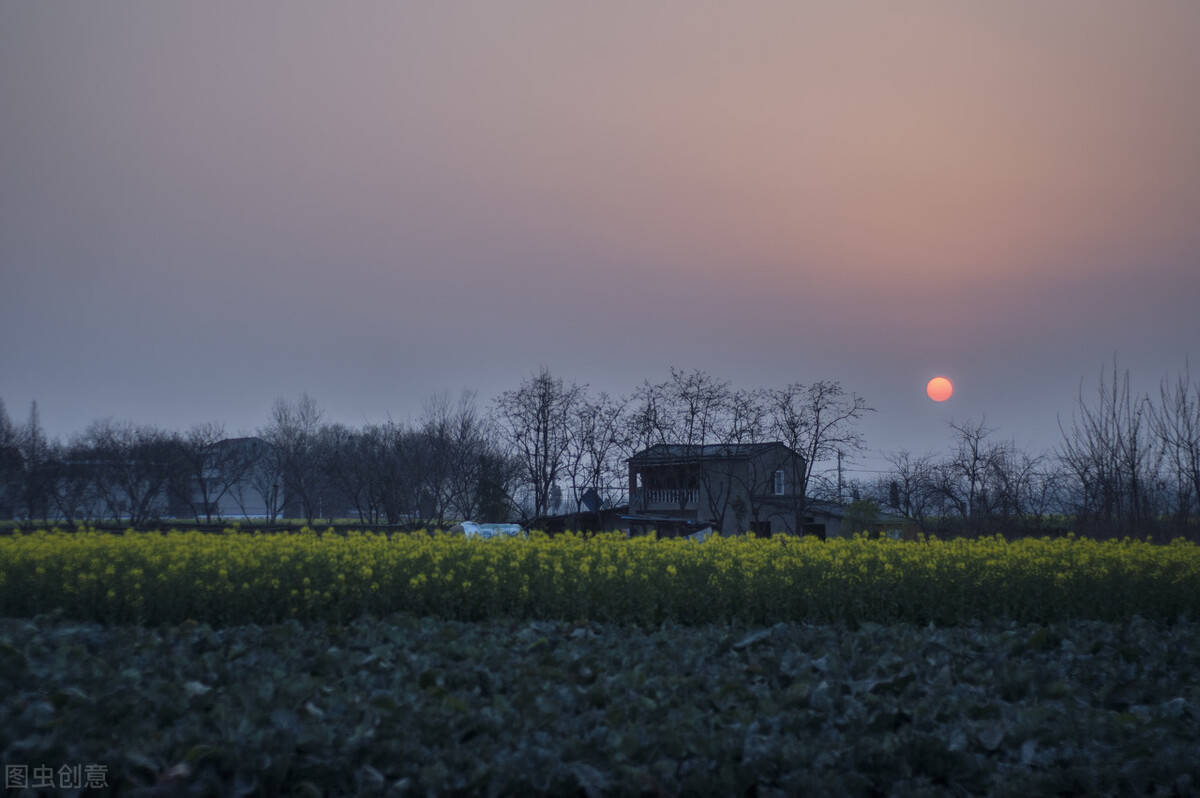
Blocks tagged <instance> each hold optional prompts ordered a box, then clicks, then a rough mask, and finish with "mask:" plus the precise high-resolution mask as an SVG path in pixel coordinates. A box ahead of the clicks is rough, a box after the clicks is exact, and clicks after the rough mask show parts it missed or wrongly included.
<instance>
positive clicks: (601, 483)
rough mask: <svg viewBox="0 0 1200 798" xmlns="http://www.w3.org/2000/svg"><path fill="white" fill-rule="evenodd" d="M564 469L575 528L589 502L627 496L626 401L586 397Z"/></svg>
mask: <svg viewBox="0 0 1200 798" xmlns="http://www.w3.org/2000/svg"><path fill="white" fill-rule="evenodd" d="M571 425H572V430H571V435H570V437H569V445H568V447H567V457H566V462H565V465H564V473H565V475H566V477H567V480H568V483H569V485H570V499H571V502H572V506H573V509H574V513H575V528H578V527H579V516H580V514H581V513H582V511H583V507H584V504H585V503H588V504H591V506H592V509H593V510H601V509H606V508H610V507H614V506H616V505H617V504H618V503H619V502H620V499H621V498H622V497H623V496H624V491H623V490H622V488H621V487H620V486H621V485H622V484H623V483H624V479H623V477H624V469H623V467H622V466H623V462H622V460H621V454H622V452H623V450H624V436H625V435H626V425H625V402H624V401H622V400H616V399H612V398H611V397H609V396H608V394H606V393H601V394H600V395H599V396H598V397H597V398H596V399H595V400H592V399H590V398H588V397H586V396H585V397H582V398H581V399H580V402H579V404H578V406H577V407H576V409H575V413H574V415H573V416H572V418H571Z"/></svg>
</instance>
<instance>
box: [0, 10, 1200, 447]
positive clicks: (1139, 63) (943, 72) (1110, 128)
mask: <svg viewBox="0 0 1200 798" xmlns="http://www.w3.org/2000/svg"><path fill="white" fill-rule="evenodd" d="M1198 40H1200V4H1196V3H1193V2H1185V1H1184V0H1179V1H1178V2H1156V3H1153V4H1127V3H1121V2H1116V1H1115V0H1112V1H1110V2H1083V1H1082V0H1076V1H1074V2H1061V3H1054V4H1045V3H1038V2H1032V0H1027V1H1025V2H1013V3H1004V4H998V3H997V4H971V5H966V4H958V3H951V2H916V3H908V4H903V5H902V6H901V5H896V4H888V3H883V2H869V3H855V4H845V3H832V2H819V3H810V4H796V3H790V2H784V1H783V0H778V2H776V1H767V0H752V1H751V2H747V3H739V4H734V5H727V4H719V3H695V2H688V3H683V2H663V3H657V4H651V5H645V4H635V3H605V4H583V3H565V4H564V3H549V2H534V1H533V0H513V2H509V3H504V4H488V3H483V2H466V3H459V4H453V5H433V4H430V5H411V4H406V5H397V4H391V3H383V2H379V3H363V4H361V5H356V6H355V7H354V10H353V13H351V12H350V10H349V9H347V8H346V7H335V6H328V5H325V4H321V3H316V2H295V3H287V4H283V3H262V4H256V5H253V6H246V5H244V4H240V3H235V2H230V1H229V0H216V1H214V2H208V3H203V4H200V3H197V4H181V5H175V4H172V5H159V4H152V3H143V2H131V1H129V0H112V2H106V3H104V4H102V5H101V4H88V3H83V2H64V3H55V4H46V3H19V2H12V1H11V0H0V108H2V109H4V110H3V113H2V114H0V337H2V339H3V341H4V346H3V347H0V398H2V399H3V400H4V401H5V403H6V405H7V408H8V411H9V413H10V415H11V416H12V417H13V419H14V420H15V421H20V420H22V419H23V418H24V417H25V413H26V412H27V410H28V406H29V402H30V401H31V400H37V401H38V404H39V408H40V411H41V418H42V422H43V424H44V425H45V427H46V428H47V430H48V431H49V432H50V433H51V434H52V435H56V436H62V435H66V434H69V433H72V432H77V431H81V430H82V429H83V428H84V427H85V426H86V425H87V424H88V423H89V422H90V421H92V420H94V419H97V418H102V417H117V418H122V419H131V420H134V421H137V422H140V423H151V424H157V425H161V426H164V427H168V428H174V429H183V428H186V427H188V426H191V425H193V424H195V423H199V422H204V421H220V422H222V423H224V424H225V425H226V426H227V427H228V429H229V431H230V432H237V431H249V430H252V429H254V428H255V427H258V426H259V425H261V424H263V423H264V422H265V421H266V418H267V413H268V411H269V408H270V406H271V404H272V402H273V401H274V400H275V399H276V398H277V397H285V398H294V397H295V396H296V395H298V394H299V393H301V392H308V393H309V394H310V395H312V396H313V397H314V398H315V399H316V400H317V401H318V402H319V403H320V404H321V405H322V406H323V407H324V408H325V409H326V410H327V412H328V414H329V416H330V418H332V419H333V420H337V421H344V422H346V423H350V424H361V423H363V422H364V421H379V420H382V419H384V418H385V417H387V416H388V415H389V414H390V415H391V416H392V417H395V418H407V417H411V416H415V415H417V414H419V412H420V410H421V406H422V404H423V402H425V400H426V399H427V398H428V397H429V396H430V395H431V394H433V393H436V392H442V391H445V392H449V393H451V394H456V393H457V392H458V391H459V390H461V389H463V388H472V389H475V390H477V391H478V392H479V395H480V398H481V400H483V401H486V400H488V399H490V398H491V397H492V396H494V395H496V394H498V393H500V392H501V391H504V390H507V389H510V388H515V387H516V386H517V385H518V384H519V382H520V381H521V380H522V379H523V378H524V377H526V376H528V375H529V374H531V373H532V372H533V371H535V370H536V369H537V368H538V367H539V366H541V365H545V366H547V367H549V368H550V369H551V370H552V371H553V372H554V373H555V374H556V375H557V376H561V377H563V378H565V379H567V380H573V381H576V382H580V383H588V384H590V385H591V387H592V388H593V389H595V390H605V391H608V392H609V393H612V394H625V393H628V392H630V391H631V390H632V389H633V388H634V387H636V386H637V385H638V384H639V383H641V382H642V381H643V380H647V379H648V380H651V381H658V380H662V379H665V378H666V376H667V373H668V368H669V367H670V366H676V367H679V368H683V369H692V368H699V369H703V370H705V371H708V372H710V373H711V374H713V375H714V376H718V377H722V378H726V379H730V380H732V381H733V382H734V383H735V384H736V385H738V386H743V387H754V386H772V385H782V384H786V383H790V382H806V383H807V382H812V381H815V380H819V379H832V380H839V381H841V383H842V384H843V385H844V386H845V387H846V389H847V390H851V391H854V392H857V393H858V394H860V395H862V396H863V397H865V398H866V400H867V402H868V404H870V405H871V406H872V407H874V408H876V409H877V412H876V413H874V414H872V415H871V416H870V417H869V418H868V419H867V420H866V421H865V422H864V423H863V425H862V430H863V433H864V435H865V436H866V439H867V444H868V446H870V447H871V449H872V450H873V452H872V453H871V454H870V455H869V456H866V457H864V458H862V459H863V463H864V467H869V465H868V463H873V462H877V461H878V455H879V453H880V452H883V451H893V450H896V449H901V448H907V449H910V450H913V451H914V452H918V453H919V452H925V451H940V450H942V449H944V448H945V446H946V445H948V442H949V435H948V432H947V429H946V425H945V422H946V421H947V420H949V419H951V418H954V419H959V420H967V419H977V418H979V417H980V416H984V415H986V417H987V419H988V422H989V424H990V425H992V426H994V427H996V428H997V433H996V434H997V436H998V437H999V438H1003V439H1008V438H1013V439H1015V441H1016V442H1017V443H1018V444H1019V445H1021V446H1023V447H1026V448H1030V449H1034V450H1044V449H1049V448H1052V447H1053V446H1054V445H1055V443H1056V442H1057V438H1058V427H1057V418H1058V417H1059V416H1062V417H1063V418H1064V419H1069V416H1070V413H1071V410H1072V406H1073V404H1074V402H1075V399H1076V395H1077V392H1078V391H1079V388H1080V383H1081V381H1082V382H1083V387H1084V391H1085V393H1090V392H1092V391H1093V389H1094V385H1095V382H1096V379H1097V377H1098V376H1099V374H1100V371H1101V369H1102V368H1104V367H1106V366H1110V365H1111V363H1112V360H1113V357H1114V355H1115V356H1116V357H1117V358H1118V364H1119V366H1120V368H1122V369H1125V368H1128V369H1129V370H1130V371H1131V372H1132V374H1133V377H1134V380H1135V384H1136V387H1137V388H1138V390H1139V391H1141V392H1155V391H1157V386H1158V381H1159V380H1160V378H1163V377H1166V376H1168V375H1170V376H1174V375H1175V374H1177V373H1178V372H1179V371H1181V370H1182V369H1183V368H1184V367H1185V365H1186V363H1187V360H1188V358H1189V356H1193V357H1194V356H1195V355H1196V354H1197V352H1198V348H1197V344H1198V343H1200V314H1198V313H1197V304H1198V302H1200V225H1198V224H1197V223H1196V220H1197V218H1200V217H1198V209H1200V147H1198V146H1197V142H1200V92H1197V91H1196V90H1195V85H1196V82H1197V78H1200V48H1196V46H1195V42H1196V41H1198ZM1198 370H1200V369H1198ZM935 374H945V375H947V376H949V377H951V378H952V379H953V380H954V383H955V389H956V390H955V395H954V397H953V398H952V399H951V400H949V401H948V402H946V403H944V404H934V403H932V402H930V401H929V399H927V398H926V396H925V394H924V386H925V383H926V381H927V380H928V379H929V378H930V377H932V376H934V375H935Z"/></svg>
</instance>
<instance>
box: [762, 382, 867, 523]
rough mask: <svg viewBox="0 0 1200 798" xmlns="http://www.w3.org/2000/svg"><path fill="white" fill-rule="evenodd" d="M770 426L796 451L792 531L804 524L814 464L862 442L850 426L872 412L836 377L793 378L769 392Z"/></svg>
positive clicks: (790, 476)
mask: <svg viewBox="0 0 1200 798" xmlns="http://www.w3.org/2000/svg"><path fill="white" fill-rule="evenodd" d="M767 401H768V417H769V419H770V421H769V424H770V430H771V432H772V433H773V434H774V435H776V436H777V437H778V439H779V440H781V441H782V442H783V443H784V444H785V445H786V446H787V447H788V448H790V449H791V450H792V451H794V452H796V453H797V454H799V455H800V459H799V460H797V461H795V464H794V465H792V466H790V467H789V469H788V470H789V471H790V472H791V473H790V474H788V475H787V477H786V478H787V479H788V482H789V484H791V485H793V486H794V488H795V491H794V493H793V494H790V495H791V497H792V498H791V504H792V508H791V509H792V515H793V531H794V532H797V533H799V532H801V531H803V529H804V516H805V509H806V507H807V505H808V496H809V493H810V491H811V490H812V488H813V487H814V486H815V483H816V482H817V478H818V475H819V474H820V472H818V471H817V466H818V464H820V463H825V462H828V461H829V460H830V459H832V458H836V457H837V455H838V452H839V451H840V452H850V451H860V450H862V449H863V448H864V447H865V443H864V441H863V438H862V435H861V433H860V432H859V431H858V429H857V427H856V426H855V425H856V424H857V423H858V422H859V421H860V420H861V419H862V417H863V416H864V415H865V414H866V413H868V412H872V411H873V408H871V407H868V406H867V403H866V401H865V400H864V399H863V398H862V397H860V396H859V395H858V394H856V393H847V392H846V390H845V389H844V388H843V387H842V385H841V383H839V382H836V381H828V380H821V381H818V382H814V383H812V384H811V385H807V386H805V385H801V384H798V383H796V384H792V385H788V386H786V387H784V388H779V389H775V390H771V391H769V392H768V400H767Z"/></svg>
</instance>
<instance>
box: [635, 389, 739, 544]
mask: <svg viewBox="0 0 1200 798" xmlns="http://www.w3.org/2000/svg"><path fill="white" fill-rule="evenodd" d="M733 396H734V394H733V391H732V389H731V387H730V384H729V382H728V381H726V380H720V379H717V378H715V377H713V376H712V375H710V374H708V373H707V372H704V371H701V370H699V369H694V370H692V371H683V370H680V369H676V368H672V369H671V376H670V379H668V380H666V381H665V382H662V383H658V384H651V383H650V382H646V383H643V385H642V386H641V387H639V388H638V389H637V391H635V393H634V410H633V412H632V413H631V415H630V416H629V426H628V428H627V429H628V439H629V440H630V441H632V442H633V443H634V445H636V446H638V447H639V448H649V447H651V446H654V445H658V444H665V445H668V446H671V447H672V457H671V462H670V465H669V466H668V469H669V470H671V471H673V472H674V476H673V477H672V479H673V482H674V484H675V485H676V486H678V487H679V488H680V490H678V491H677V493H676V497H677V500H678V502H679V510H680V512H681V513H683V512H684V511H685V510H686V508H687V505H688V504H689V503H690V502H691V501H693V500H700V499H702V500H703V501H704V502H705V503H706V505H707V510H708V515H709V517H710V518H711V519H713V523H714V524H715V525H720V524H723V523H724V517H725V514H726V513H727V512H728V510H729V499H730V492H731V489H732V486H731V483H730V479H729V475H728V473H727V471H728V469H722V468H720V465H719V464H720V462H721V461H720V460H719V459H718V457H717V455H718V454H719V452H718V451H717V449H719V448H720V447H721V446H722V445H724V444H726V443H727V442H728V441H729V439H730V435H731V430H732V429H733V425H732V424H731V418H732V416H733V413H732V407H733Z"/></svg>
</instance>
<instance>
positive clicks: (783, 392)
mask: <svg viewBox="0 0 1200 798" xmlns="http://www.w3.org/2000/svg"><path fill="white" fill-rule="evenodd" d="M869 412H871V408H870V407H869V406H868V405H867V403H866V401H865V400H864V399H863V398H862V397H860V396H859V395H857V394H855V393H853V392H851V391H847V390H846V389H845V388H844V387H843V386H842V385H841V384H840V383H838V382H836V381H817V382H814V383H808V384H800V383H794V384H789V385H785V386H781V387H775V388H753V389H747V388H739V387H735V386H733V385H732V384H731V383H730V382H729V381H727V380H722V379H719V378H717V377H714V376H713V375H711V374H708V373H706V372H704V371H700V370H693V371H684V370H679V369H671V370H670V375H669V376H668V377H667V378H666V379H665V380H662V381H659V382H650V381H645V382H643V383H642V384H641V385H640V386H638V387H637V388H635V389H634V390H633V391H632V392H631V393H630V394H629V395H627V396H623V397H613V396H610V395H608V394H605V393H594V392H592V391H590V390H589V388H588V386H587V385H581V384H577V383H574V382H569V381H567V380H564V379H563V378H561V377H559V376H556V375H554V374H552V373H551V372H550V371H549V370H548V369H545V368H543V369H541V370H540V371H538V372H537V373H534V374H532V375H530V376H529V377H527V378H525V379H524V380H522V382H521V383H520V384H519V385H518V386H517V387H516V388H514V389H512V390H509V391H505V392H503V393H501V394H500V395H499V396H497V397H495V398H494V399H493V400H491V401H490V402H481V401H480V400H479V399H478V397H477V396H476V395H475V394H473V393H471V392H464V393H463V394H462V395H461V396H459V397H458V398H457V399H451V398H450V397H449V396H447V395H445V394H442V395H436V396H434V397H432V398H430V399H429V400H428V401H427V402H426V404H425V407H424V410H423V412H422V413H421V415H420V416H419V417H417V418H416V419H415V420H412V421H394V420H390V419H389V420H387V421H385V422H382V423H374V424H364V425H362V426H358V427H353V426H347V425H344V424H340V423H334V422H331V421H329V420H328V419H327V418H326V416H325V414H324V412H323V411H322V409H321V408H320V406H319V405H318V404H317V402H316V401H315V400H314V399H312V398H311V397H309V396H308V395H302V396H300V397H299V398H298V399H294V400H289V399H279V400H277V401H276V402H275V404H274V406H273V407H272V409H271V411H270V414H269V416H268V418H267V420H266V422H265V423H264V424H263V425H262V426H261V427H260V428H259V429H257V430H255V431H254V433H253V434H252V435H244V436H241V437H233V438H231V437H230V436H228V435H227V434H226V431H225V429H224V428H223V427H222V426H221V425H219V424H214V423H206V424H199V425H197V426H195V427H192V428H191V429H188V430H185V431H182V432H178V431H171V430H165V429H161V428H157V427H153V426H149V425H140V424H135V423H133V422H129V421H116V420H112V419H103V420H99V421H95V422H93V423H92V424H90V425H89V426H88V427H87V428H86V429H84V430H83V431H82V432H79V433H76V434H73V435H70V436H68V437H67V438H66V439H65V440H52V439H50V438H49V437H48V436H47V435H46V434H45V432H44V431H43V429H42V426H41V423H40V419H39V415H38V408H37V404H36V402H35V403H33V405H32V406H31V408H30V413H29V416H28V419H27V420H26V421H25V422H24V423H21V424H16V423H14V422H13V421H12V420H11V419H10V417H9V415H8V413H7V411H6V410H5V408H4V405H3V402H2V401H0V517H9V518H17V519H26V520H45V519H52V520H57V521H62V522H66V523H89V522H100V521H105V520H112V521H119V522H121V523H128V524H131V525H134V526H144V525H146V524H150V523H153V522H155V521H157V520H159V519H161V518H190V519H193V520H195V521H196V522H197V523H220V522H226V521H231V520H236V519H237V518H239V517H242V516H246V517H250V516H254V517H255V519H256V520H259V519H261V520H265V522H266V523H274V522H275V521H276V520H277V519H279V518H281V517H285V516H286V517H290V518H303V519H305V520H307V521H308V522H309V523H312V522H314V521H315V520H317V519H332V518H338V517H349V518H351V519H353V520H355V521H356V522H358V523H362V524H371V525H384V524H386V525H393V526H411V527H420V526H437V527H440V526H445V525H446V524H448V523H451V522H454V521H456V520H461V519H476V520H516V521H519V522H521V523H524V524H531V523H536V522H539V521H541V520H543V519H546V518H547V517H548V516H551V515H555V514H558V515H567V516H573V518H574V523H571V522H568V525H569V526H578V524H579V519H580V518H582V517H583V516H584V514H585V513H587V512H596V511H600V510H604V509H611V508H615V507H618V506H621V505H623V504H624V503H627V502H628V501H629V491H630V488H631V486H630V484H629V476H628V470H627V465H626V461H627V460H628V458H629V457H631V456H632V455H633V454H634V453H636V452H638V451H642V450H644V449H647V448H649V447H651V446H654V445H655V444H671V445H675V446H681V447H684V449H685V450H688V451H695V452H697V453H702V452H704V451H708V450H710V449H711V447H722V446H727V447H728V446H739V445H743V444H752V443H765V442H774V441H778V442H782V443H783V444H785V445H786V446H788V447H789V448H791V449H792V450H793V451H795V452H796V453H797V454H799V455H801V458H800V459H799V460H798V462H800V463H801V466H800V473H797V474H795V475H792V476H790V477H789V479H794V480H795V483H794V484H795V485H796V486H797V495H798V497H799V504H798V505H797V507H796V510H797V517H798V518H799V517H800V515H802V514H803V511H804V503H805V502H807V501H808V500H810V499H823V500H828V501H848V502H854V504H852V507H854V508H856V509H855V513H856V515H854V516H853V517H855V518H859V517H863V518H866V519H867V520H869V518H870V516H871V515H878V514H879V513H880V512H885V511H886V512H887V513H888V514H890V515H892V516H897V515H899V516H903V517H904V518H906V519H908V520H909V521H910V522H911V524H912V525H914V526H916V527H918V528H920V529H922V530H924V531H927V532H932V533H937V534H943V535H945V534H990V533H992V532H1003V533H1005V534H1031V533H1039V532H1041V531H1060V530H1066V529H1073V530H1075V531H1077V532H1080V533H1083V534H1097V535H1108V534H1115V535H1123V534H1134V535H1145V534H1150V533H1153V534H1161V535H1170V534H1185V535H1188V536H1194V534H1195V532H1196V529H1197V525H1198V524H1200V381H1198V380H1193V379H1192V377H1191V376H1190V373H1189V372H1188V371H1187V370H1185V371H1184V372H1183V373H1182V374H1181V375H1179V376H1178V377H1177V378H1175V379H1174V380H1168V379H1164V380H1163V381H1162V383H1161V385H1160V389H1159V391H1158V392H1157V393H1156V394H1155V395H1150V394H1136V393H1135V392H1134V391H1133V390H1132V388H1131V382H1130V375H1129V372H1128V371H1124V372H1122V371H1120V370H1119V369H1118V367H1117V364H1116V363H1115V362H1114V363H1113V364H1112V366H1111V368H1105V369H1104V370H1102V372H1101V375H1100V379H1099V380H1098V383H1097V386H1096V390H1095V391H1094V392H1091V393H1088V392H1085V391H1084V390H1083V388H1082V387H1081V390H1080V392H1079V396H1078V400H1077V404H1076V406H1075V408H1074V409H1073V411H1072V413H1071V414H1070V417H1069V418H1066V419H1061V420H1060V426H1061V430H1062V439H1061V441H1060V442H1059V443H1058V445H1057V447H1055V448H1053V449H1051V450H1048V451H1045V452H1039V453H1030V452H1026V451H1022V450H1020V449H1019V448H1018V447H1017V446H1016V445H1015V444H1013V443H1012V442H1006V441H1004V440H1002V439H1000V438H998V437H997V434H996V433H997V430H996V429H995V428H993V427H990V426H989V425H988V424H987V422H986V420H985V419H982V418H981V419H979V420H972V421H955V422H952V423H951V430H952V433H953V441H954V443H953V446H952V448H951V450H950V451H949V452H945V453H941V454H937V453H924V454H913V453H911V452H908V451H901V452H893V453H890V454H888V455H887V459H888V462H889V464H890V467H889V469H888V470H887V472H886V473H884V474H882V475H881V476H880V477H879V478H878V479H876V480H873V481H871V482H869V483H865V482H861V481H853V480H843V478H842V472H841V469H840V467H838V466H839V465H840V463H841V460H842V459H843V458H852V457H853V456H854V454H855V453H857V452H861V451H863V450H864V449H865V442H864V440H863V437H862V435H861V433H860V431H859V429H858V425H859V422H860V421H861V420H862V419H863V418H864V416H865V414H866V413H869ZM706 447H709V448H706ZM693 473H698V474H699V475H700V478H701V479H706V478H712V479H715V478H718V477H719V475H720V473H721V472H720V471H719V470H717V469H707V470H706V469H700V470H698V471H696V472H693ZM706 488H708V489H706V490H704V491H701V492H700V493H701V495H704V496H705V497H706V501H708V502H710V503H713V504H714V506H713V507H710V508H705V509H706V510H707V511H708V512H709V514H710V515H712V516H713V517H720V516H723V514H724V513H726V512H734V513H735V515H736V517H753V516H754V513H753V508H745V507H731V506H730V503H729V502H728V501H725V502H724V504H722V502H723V499H722V496H723V495H724V494H722V491H721V490H720V489H719V486H718V485H715V484H714V485H711V486H706ZM727 493H728V491H727ZM739 494H740V495H750V494H752V492H746V491H740V492H739ZM726 498H728V497H726ZM750 500H751V501H753V496H752V495H751V499H750ZM715 505H721V506H715ZM797 528H799V521H798V522H797Z"/></svg>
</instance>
